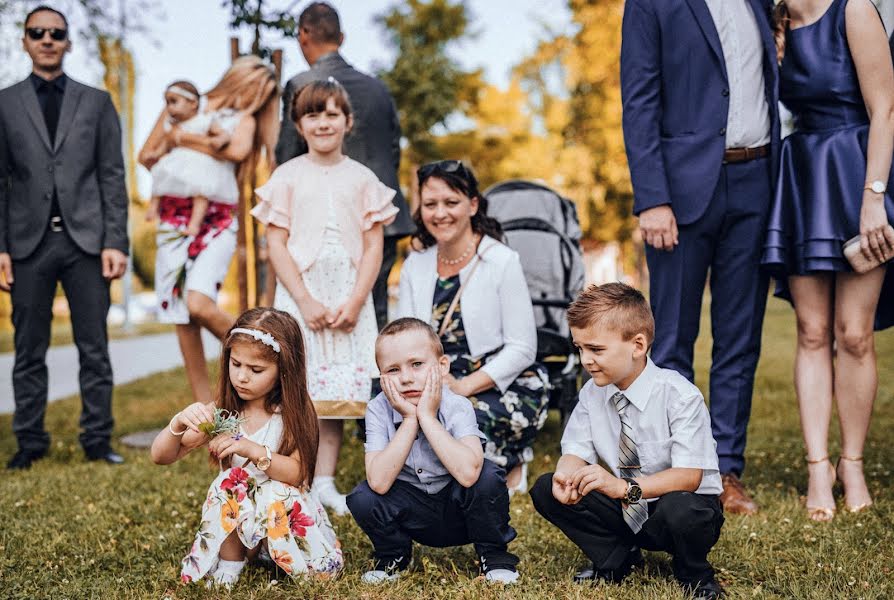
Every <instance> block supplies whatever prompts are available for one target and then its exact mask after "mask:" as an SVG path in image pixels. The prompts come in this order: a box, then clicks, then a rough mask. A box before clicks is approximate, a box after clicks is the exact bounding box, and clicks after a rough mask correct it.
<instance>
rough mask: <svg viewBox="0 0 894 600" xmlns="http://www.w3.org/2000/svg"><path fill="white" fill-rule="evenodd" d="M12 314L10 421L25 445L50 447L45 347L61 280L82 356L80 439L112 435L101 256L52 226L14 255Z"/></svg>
mask: <svg viewBox="0 0 894 600" xmlns="http://www.w3.org/2000/svg"><path fill="white" fill-rule="evenodd" d="M13 275H14V277H15V283H14V284H13V286H12V294H11V295H12V322H13V325H14V326H15V347H16V357H15V366H14V367H13V372H12V384H13V389H14V391H15V405H16V410H15V416H14V417H13V423H12V429H13V432H14V433H15V435H16V438H17V439H18V442H19V447H20V448H21V449H22V450H27V451H30V452H35V453H40V452H43V451H45V450H47V448H48V447H49V444H50V436H49V434H48V433H47V432H46V429H45V428H44V414H45V413H46V408H47V365H46V354H47V348H48V346H49V344H50V321H51V320H52V309H53V298H54V296H55V294H56V285H57V282H61V283H62V288H63V290H64V291H65V296H66V298H67V299H68V303H69V307H70V310H71V325H72V330H73V333H74V341H75V345H76V346H77V348H78V355H79V358H80V373H79V381H80V387H81V403H82V411H81V429H82V431H81V435H80V442H81V445H82V446H83V447H84V448H85V449H87V450H89V449H90V448H96V447H102V446H103V445H107V444H108V443H109V439H110V437H111V434H112V426H113V421H112V387H113V381H112V365H111V362H110V361H109V351H108V334H107V330H106V315H107V314H108V312H109V302H110V298H109V283H108V282H107V281H106V280H105V279H104V278H103V276H102V264H101V262H100V257H99V256H96V255H91V254H87V253H86V252H84V251H83V250H82V249H81V248H80V247H79V246H78V245H77V244H75V243H74V242H73V241H72V240H71V238H70V237H69V235H68V233H67V232H65V231H60V232H54V231H47V233H46V234H45V236H44V239H43V240H42V241H41V243H40V244H39V246H38V248H37V249H36V250H35V251H34V252H32V253H31V254H30V255H29V256H27V257H26V258H23V259H19V260H15V259H14V260H13Z"/></svg>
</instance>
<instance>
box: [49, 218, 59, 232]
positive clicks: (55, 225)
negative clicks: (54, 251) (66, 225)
mask: <svg viewBox="0 0 894 600" xmlns="http://www.w3.org/2000/svg"><path fill="white" fill-rule="evenodd" d="M50 231H52V232H55V233H59V232H60V231H62V217H52V218H51V219H50Z"/></svg>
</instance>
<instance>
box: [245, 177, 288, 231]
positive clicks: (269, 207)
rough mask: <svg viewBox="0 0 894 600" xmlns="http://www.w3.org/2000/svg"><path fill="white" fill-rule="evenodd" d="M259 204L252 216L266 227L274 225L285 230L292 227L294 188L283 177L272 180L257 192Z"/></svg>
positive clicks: (253, 210)
mask: <svg viewBox="0 0 894 600" xmlns="http://www.w3.org/2000/svg"><path fill="white" fill-rule="evenodd" d="M255 194H257V196H258V204H257V206H255V207H254V208H253V209H252V210H251V215H252V216H253V217H254V218H256V219H257V220H258V221H260V222H261V223H263V224H264V225H274V226H276V227H282V228H283V229H290V228H291V226H292V210H291V206H292V186H291V185H290V184H289V183H288V181H286V179H285V178H282V177H275V176H274V177H271V178H270V180H269V181H268V182H267V183H265V184H264V185H262V186H261V187H259V188H258V189H256V190H255Z"/></svg>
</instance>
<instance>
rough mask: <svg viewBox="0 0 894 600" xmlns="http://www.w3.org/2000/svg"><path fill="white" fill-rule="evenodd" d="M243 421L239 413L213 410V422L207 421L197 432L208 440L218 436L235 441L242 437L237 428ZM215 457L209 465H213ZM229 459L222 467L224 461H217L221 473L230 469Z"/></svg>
mask: <svg viewBox="0 0 894 600" xmlns="http://www.w3.org/2000/svg"><path fill="white" fill-rule="evenodd" d="M244 421H245V419H244V418H243V417H240V416H239V413H237V412H233V411H229V410H226V409H225V408H215V409H214V421H213V422H212V421H209V422H207V423H201V424H199V430H200V431H201V432H202V433H204V434H205V435H207V436H208V437H209V438H215V437H217V436H219V435H232V436H233V437H235V438H236V439H239V438H240V437H242V434H241V433H239V426H240V425H242V423H243V422H244ZM215 458H216V457H215V456H212V457H211V464H212V465H213V464H214V462H215V461H214V459H215ZM230 464H231V457H227V459H226V465H224V461H222V460H219V459H218V460H217V465H218V466H219V467H220V470H221V471H224V470H226V469H229V468H230Z"/></svg>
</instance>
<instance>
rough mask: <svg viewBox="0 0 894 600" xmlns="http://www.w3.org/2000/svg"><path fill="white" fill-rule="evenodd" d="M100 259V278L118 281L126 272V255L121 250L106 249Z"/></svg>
mask: <svg viewBox="0 0 894 600" xmlns="http://www.w3.org/2000/svg"><path fill="white" fill-rule="evenodd" d="M100 258H101V259H102V276H103V277H105V278H106V280H108V281H112V280H113V279H118V278H119V277H121V276H122V275H124V271H125V270H127V255H126V254H124V252H121V250H116V249H114V248H106V249H104V250H103V251H102V254H101V255H100Z"/></svg>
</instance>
